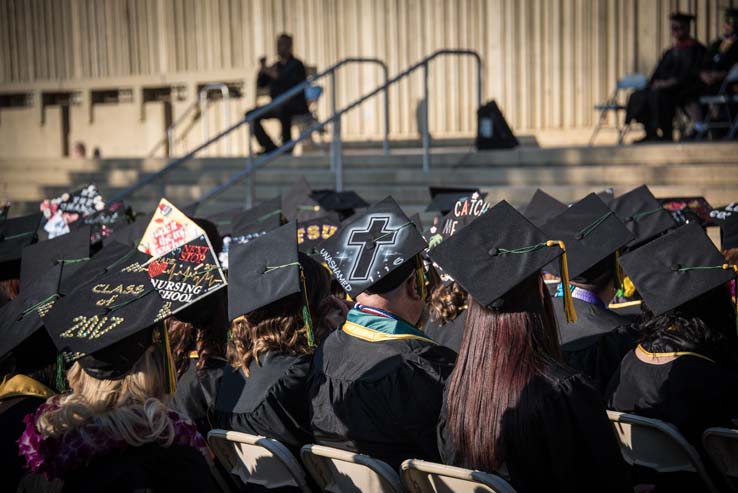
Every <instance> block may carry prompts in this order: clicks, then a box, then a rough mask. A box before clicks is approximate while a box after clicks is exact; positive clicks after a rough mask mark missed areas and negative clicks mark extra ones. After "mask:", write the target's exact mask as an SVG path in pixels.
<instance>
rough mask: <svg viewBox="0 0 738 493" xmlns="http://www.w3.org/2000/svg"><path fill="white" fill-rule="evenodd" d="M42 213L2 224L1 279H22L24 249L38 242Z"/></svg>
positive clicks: (0, 242) (0, 234) (0, 231)
mask: <svg viewBox="0 0 738 493" xmlns="http://www.w3.org/2000/svg"><path fill="white" fill-rule="evenodd" d="M42 217H43V215H42V214H41V213H37V214H31V215H29V216H23V217H16V218H13V219H7V220H5V221H2V222H0V279H17V278H19V277H20V260H21V257H22V255H23V249H24V248H25V247H27V246H28V245H31V244H33V243H35V242H36V240H37V239H38V227H39V225H40V224H41V218H42Z"/></svg>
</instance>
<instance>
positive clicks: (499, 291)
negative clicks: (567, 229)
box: [429, 200, 576, 322]
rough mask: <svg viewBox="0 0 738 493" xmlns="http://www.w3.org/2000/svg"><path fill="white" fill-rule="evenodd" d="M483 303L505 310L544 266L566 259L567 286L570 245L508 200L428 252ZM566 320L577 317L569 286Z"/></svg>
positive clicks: (564, 267)
mask: <svg viewBox="0 0 738 493" xmlns="http://www.w3.org/2000/svg"><path fill="white" fill-rule="evenodd" d="M429 255H430V257H431V258H432V259H433V261H434V262H436V263H437V264H438V265H440V266H441V267H442V268H443V269H444V271H445V272H447V273H448V274H449V275H450V276H451V277H453V278H454V280H456V281H457V282H458V283H459V284H461V286H462V287H463V288H464V289H465V290H466V291H467V292H469V293H470V294H471V295H472V296H473V297H474V298H475V299H476V300H477V301H478V302H479V303H480V304H481V305H483V306H486V307H489V308H498V309H499V308H503V307H504V303H505V295H506V294H507V293H508V292H510V291H511V290H512V289H513V288H515V287H516V286H518V285H519V284H520V283H522V282H523V281H525V280H526V279H528V278H529V277H530V276H532V275H533V274H535V273H536V272H538V271H539V270H541V269H542V268H543V267H544V266H546V265H548V264H549V263H551V262H553V261H554V260H556V259H557V258H560V259H561V264H562V268H561V272H562V278H563V282H565V283H567V284H568V281H569V279H568V270H567V257H566V246H565V244H564V243H563V242H562V241H559V240H552V239H551V237H550V236H549V235H547V234H546V233H544V232H543V231H541V230H540V229H538V228H536V227H535V226H534V225H533V224H532V223H531V222H530V221H528V220H527V219H526V218H525V217H524V216H523V215H522V214H520V213H519V212H518V211H516V210H515V209H514V208H513V207H512V206H511V205H510V204H508V203H507V202H505V201H504V200H503V201H502V202H500V203H498V204H497V205H495V206H494V207H492V208H491V209H489V210H488V211H487V212H486V213H485V214H483V215H481V216H480V217H479V218H478V219H477V220H475V221H473V222H472V223H471V224H470V225H468V226H467V227H465V228H463V229H462V230H461V231H459V232H458V233H456V234H455V235H453V236H452V237H451V238H449V239H447V240H446V241H444V242H442V243H441V244H440V245H438V246H437V247H436V248H434V249H433V250H431V251H430V252H429ZM564 303H565V307H566V310H565V311H566V318H567V321H570V322H572V321H576V312H575V311H574V306H573V304H572V300H571V294H570V293H569V290H566V289H565V290H564Z"/></svg>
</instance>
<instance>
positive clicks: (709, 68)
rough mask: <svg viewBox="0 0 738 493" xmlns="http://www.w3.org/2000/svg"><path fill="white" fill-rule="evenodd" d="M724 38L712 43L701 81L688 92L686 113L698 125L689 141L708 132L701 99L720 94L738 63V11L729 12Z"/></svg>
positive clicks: (707, 53)
mask: <svg viewBox="0 0 738 493" xmlns="http://www.w3.org/2000/svg"><path fill="white" fill-rule="evenodd" d="M724 20H725V22H724V23H723V35H722V36H721V37H720V38H718V39H716V40H715V41H713V42H712V43H710V45H709V46H708V47H707V51H706V53H705V56H704V58H703V60H702V64H701V66H700V73H699V78H698V79H697V80H696V81H694V83H692V84H691V85H690V86H689V87H688V88H687V89H686V90H685V99H687V103H686V104H685V107H684V109H685V111H686V112H687V114H688V115H689V116H690V118H691V119H692V121H693V122H694V125H693V128H692V132H690V134H689V135H688V137H694V138H698V137H700V136H701V135H703V134H704V133H705V131H706V130H707V128H706V127H705V124H704V122H703V120H702V119H703V113H702V107H701V105H700V104H699V98H700V96H706V95H711V94H717V93H718V91H719V90H720V88H721V87H722V85H723V81H724V80H725V77H726V76H727V75H728V71H729V70H730V69H731V68H732V67H733V66H734V65H735V64H736V63H738V9H732V8H730V9H726V10H725V17H724Z"/></svg>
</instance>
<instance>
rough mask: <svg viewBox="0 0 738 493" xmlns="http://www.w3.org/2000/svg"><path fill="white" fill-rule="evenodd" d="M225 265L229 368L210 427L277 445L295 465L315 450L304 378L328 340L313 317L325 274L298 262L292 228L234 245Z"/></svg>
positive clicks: (305, 260)
mask: <svg viewBox="0 0 738 493" xmlns="http://www.w3.org/2000/svg"><path fill="white" fill-rule="evenodd" d="M229 259H230V260H229V267H230V282H229V284H228V308H229V318H230V319H232V320H233V322H232V326H231V338H230V341H229V343H228V359H229V361H230V363H231V365H232V366H233V368H232V369H229V370H228V371H226V372H225V374H224V375H223V381H222V383H221V385H220V387H219V388H218V393H217V396H216V399H215V405H214V406H213V408H212V410H211V421H212V423H213V426H215V427H216V428H224V429H227V430H235V431H240V432H244V433H249V434H252V435H261V436H266V437H269V438H274V439H276V440H279V441H280V442H282V443H283V444H284V445H286V446H287V447H289V448H290V449H291V450H292V452H293V453H294V454H295V455H296V456H298V457H299V451H300V447H301V446H302V445H304V444H306V443H311V442H312V434H311V433H310V422H309V418H308V415H309V411H308V407H309V399H308V387H307V374H308V370H309V369H310V363H311V361H312V355H313V351H314V347H315V344H316V343H318V342H319V341H320V339H322V338H323V337H324V335H325V334H324V333H323V332H324V331H323V330H322V329H321V328H320V325H319V320H318V318H317V314H318V313H320V311H321V305H322V304H323V303H324V302H325V301H326V300H327V299H328V297H329V296H330V293H329V289H330V278H329V275H328V272H326V270H325V269H324V268H323V267H322V266H321V265H320V264H319V263H317V262H316V261H314V260H312V259H311V258H310V257H308V256H307V255H305V254H304V253H302V252H300V253H299V254H298V251H297V230H296V226H295V223H294V222H291V223H289V224H286V225H284V226H281V227H280V228H278V229H276V230H273V231H271V232H269V233H267V234H266V235H264V236H261V237H259V238H257V239H255V240H252V241H250V242H248V243H244V244H233V245H232V246H231V250H230V252H229ZM306 317H307V319H306ZM313 328H315V329H316V331H315V334H314V333H313Z"/></svg>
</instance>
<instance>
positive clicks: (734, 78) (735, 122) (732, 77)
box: [700, 63, 738, 139]
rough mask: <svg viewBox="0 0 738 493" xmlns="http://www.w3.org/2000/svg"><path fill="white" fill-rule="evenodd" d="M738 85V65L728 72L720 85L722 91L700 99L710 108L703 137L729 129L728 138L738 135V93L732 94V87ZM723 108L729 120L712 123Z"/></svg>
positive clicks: (701, 102)
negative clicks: (719, 130)
mask: <svg viewBox="0 0 738 493" xmlns="http://www.w3.org/2000/svg"><path fill="white" fill-rule="evenodd" d="M733 84H738V63H737V64H735V65H733V67H732V68H731V69H730V71H728V75H726V76H725V80H723V83H722V84H721V85H720V90H719V91H718V93H717V94H715V95H712V96H702V97H700V104H706V105H707V106H708V108H707V112H706V115H705V122H704V124H705V128H706V130H705V132H704V133H703V134H702V135H703V136H706V135H708V134H709V133H710V132H709V131H710V130H712V129H715V128H727V129H729V130H728V138H729V139H734V138H735V137H736V135H738V111H735V109H736V108H735V107H734V105H736V104H738V93H735V92H730V89H731V86H732V85H733ZM721 107H725V112H726V115H727V118H726V119H725V120H722V121H715V122H713V121H712V115H713V113H715V114H718V115H719V114H720V109H721Z"/></svg>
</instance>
